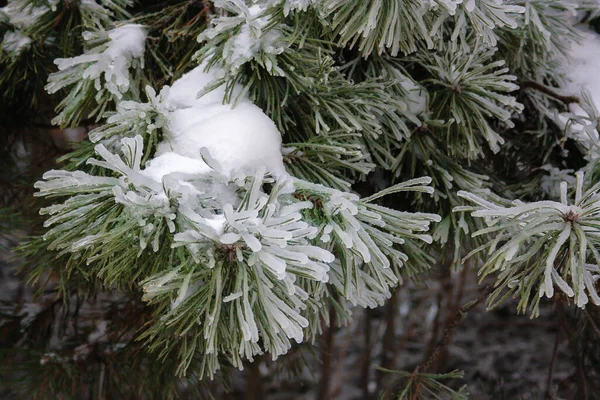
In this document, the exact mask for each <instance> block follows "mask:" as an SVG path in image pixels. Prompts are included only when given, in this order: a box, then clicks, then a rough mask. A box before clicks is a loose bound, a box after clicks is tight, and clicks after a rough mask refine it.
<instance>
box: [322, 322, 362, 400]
mask: <svg viewBox="0 0 600 400" xmlns="http://www.w3.org/2000/svg"><path fill="white" fill-rule="evenodd" d="M358 329H360V326H359V325H356V329H355V328H352V329H350V327H348V328H347V329H346V332H345V334H344V341H343V345H342V346H341V347H340V349H339V357H338V360H337V362H336V368H335V372H334V373H333V379H332V382H333V384H334V386H333V387H332V388H331V390H330V391H329V396H330V398H332V399H334V398H336V397H337V395H338V394H340V392H341V390H342V386H343V384H344V382H343V379H342V373H343V370H344V367H345V365H346V364H345V362H344V361H345V359H346V355H347V354H348V349H349V348H350V344H351V343H352V340H353V339H354V338H355V337H356V334H357V330H358Z"/></svg>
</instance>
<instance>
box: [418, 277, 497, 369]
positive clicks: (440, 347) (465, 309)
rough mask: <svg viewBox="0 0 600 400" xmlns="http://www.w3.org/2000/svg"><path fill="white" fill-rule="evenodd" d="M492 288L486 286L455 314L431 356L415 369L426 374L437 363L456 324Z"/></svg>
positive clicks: (483, 298)
mask: <svg viewBox="0 0 600 400" xmlns="http://www.w3.org/2000/svg"><path fill="white" fill-rule="evenodd" d="M492 289H493V287H492V286H491V285H487V286H486V287H485V288H484V289H483V290H482V291H481V293H480V294H479V296H478V297H477V298H476V299H475V300H473V301H470V302H468V303H466V304H465V305H463V306H462V307H461V308H460V309H459V310H458V311H457V312H456V314H455V316H454V319H453V320H452V321H451V322H450V323H449V324H448V325H447V326H446V329H444V333H443V335H442V338H441V339H440V340H439V341H438V343H437V344H436V345H435V347H434V349H433V351H432V352H431V355H430V356H429V357H428V358H427V360H426V361H425V362H424V363H423V364H421V365H420V366H418V367H417V368H418V369H419V371H421V372H428V371H429V368H431V366H432V365H434V363H436V362H437V359H438V357H439V356H440V354H442V350H443V349H444V348H445V347H446V346H447V345H448V343H449V342H450V339H452V335H453V334H454V330H455V329H456V327H457V326H458V324H459V323H460V322H461V321H462V319H463V318H464V317H465V316H466V315H467V313H468V312H469V311H471V310H472V309H473V308H474V307H475V306H477V305H478V304H479V303H481V302H482V301H483V300H485V298H486V297H487V296H488V294H490V292H491V291H492Z"/></svg>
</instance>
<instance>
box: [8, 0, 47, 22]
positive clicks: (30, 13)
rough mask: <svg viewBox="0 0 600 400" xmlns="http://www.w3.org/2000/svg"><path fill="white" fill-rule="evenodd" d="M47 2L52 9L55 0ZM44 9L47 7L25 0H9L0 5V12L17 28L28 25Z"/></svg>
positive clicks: (42, 12)
mask: <svg viewBox="0 0 600 400" xmlns="http://www.w3.org/2000/svg"><path fill="white" fill-rule="evenodd" d="M49 4H50V5H51V6H52V8H53V9H55V8H56V0H54V1H51V2H49ZM46 11H48V8H47V7H44V6H42V7H36V6H34V5H33V4H31V2H28V1H26V0H13V1H9V2H8V4H7V5H6V6H5V7H0V13H1V14H4V15H6V16H7V17H8V22H9V23H10V24H11V25H13V26H15V27H17V28H19V29H23V28H27V27H29V26H30V25H31V24H33V23H34V22H35V21H36V20H37V19H38V18H39V17H40V16H41V15H43V14H44V13H45V12H46Z"/></svg>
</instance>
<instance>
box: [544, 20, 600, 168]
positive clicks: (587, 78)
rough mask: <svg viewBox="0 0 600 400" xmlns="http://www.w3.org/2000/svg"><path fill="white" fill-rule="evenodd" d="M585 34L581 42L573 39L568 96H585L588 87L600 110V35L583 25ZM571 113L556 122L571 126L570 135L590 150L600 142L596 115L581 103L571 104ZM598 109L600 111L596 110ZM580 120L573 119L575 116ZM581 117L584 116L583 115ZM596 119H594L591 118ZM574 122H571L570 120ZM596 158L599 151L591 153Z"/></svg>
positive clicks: (567, 68) (567, 69) (567, 71)
mask: <svg viewBox="0 0 600 400" xmlns="http://www.w3.org/2000/svg"><path fill="white" fill-rule="evenodd" d="M581 30H582V32H581V35H582V37H583V39H582V41H581V43H576V42H571V51H570V52H569V57H568V61H567V62H566V63H565V64H564V66H563V72H564V74H565V76H566V77H567V82H565V84H564V85H563V87H562V91H563V93H564V94H566V95H573V96H577V97H579V98H582V96H583V94H582V92H583V91H584V90H585V91H587V93H589V95H590V96H591V99H590V100H591V101H592V103H593V105H594V106H595V108H596V110H600V35H598V34H597V33H595V32H593V31H591V30H590V29H587V28H581ZM569 109H570V113H562V114H559V115H557V116H556V118H555V121H556V122H557V123H558V125H559V126H560V127H561V128H562V129H567V130H568V132H567V133H568V134H569V136H571V137H573V138H574V139H576V140H577V141H579V142H580V143H581V144H582V145H583V146H585V148H586V149H587V150H588V152H590V151H592V152H593V153H596V151H593V149H594V148H597V146H598V145H600V140H599V137H598V132H597V130H596V122H595V121H594V120H592V119H593V118H594V115H588V112H586V111H584V109H583V108H582V107H581V106H580V105H578V104H571V105H570V106H569ZM596 112H597V111H596ZM574 117H575V118H576V120H573V118H574ZM579 117H581V118H579ZM590 118H592V119H590ZM569 120H571V121H570V124H569V125H567V123H568V122H569ZM588 155H589V156H592V157H596V156H597V155H596V154H591V153H590V154H588Z"/></svg>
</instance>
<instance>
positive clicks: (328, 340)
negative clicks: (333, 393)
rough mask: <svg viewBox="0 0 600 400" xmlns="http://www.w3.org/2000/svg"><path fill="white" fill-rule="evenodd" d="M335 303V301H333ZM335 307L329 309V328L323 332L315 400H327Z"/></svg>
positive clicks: (335, 315)
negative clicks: (319, 377) (319, 373)
mask: <svg viewBox="0 0 600 400" xmlns="http://www.w3.org/2000/svg"><path fill="white" fill-rule="evenodd" d="M333 301H335V300H333ZM336 317H337V314H336V311H335V307H334V306H333V305H331V306H330V307H329V327H328V328H327V331H326V332H325V337H324V339H325V340H324V343H323V346H322V348H321V361H322V363H323V364H322V365H321V382H319V390H318V392H317V400H328V399H329V382H330V381H331V362H332V360H333V334H334V333H335V323H336Z"/></svg>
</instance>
